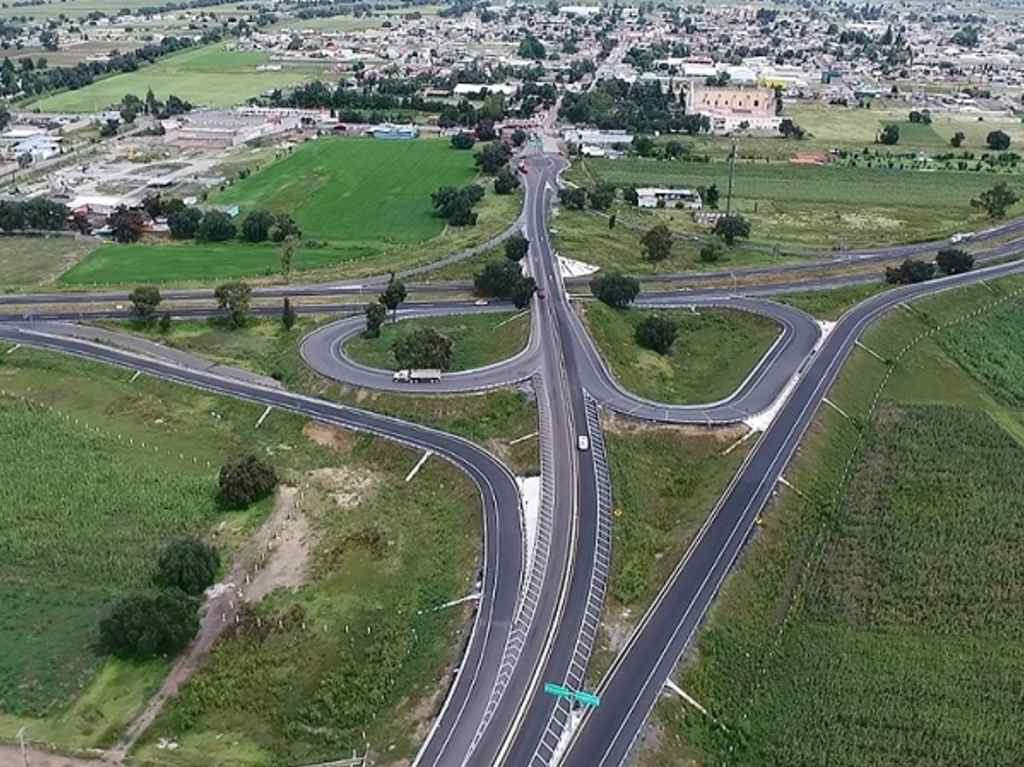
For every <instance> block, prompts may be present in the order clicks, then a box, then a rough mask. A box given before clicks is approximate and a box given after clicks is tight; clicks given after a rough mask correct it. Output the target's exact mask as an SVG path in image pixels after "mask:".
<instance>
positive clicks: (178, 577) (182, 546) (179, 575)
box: [153, 538, 220, 597]
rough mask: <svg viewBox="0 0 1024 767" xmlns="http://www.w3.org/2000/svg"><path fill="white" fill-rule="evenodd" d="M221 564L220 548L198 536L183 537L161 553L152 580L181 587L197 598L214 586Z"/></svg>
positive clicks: (162, 586) (159, 584)
mask: <svg viewBox="0 0 1024 767" xmlns="http://www.w3.org/2000/svg"><path fill="white" fill-rule="evenodd" d="M219 567H220V554H218V553H217V549H215V548H214V547H213V546H210V545H209V544H207V543H203V542H202V541H200V540H198V539H196V538H183V539H181V540H177V541H172V542H171V543H169V544H167V545H166V546H165V547H164V550H163V551H161V552H160V556H159V557H158V558H157V560H156V573H155V574H154V575H153V582H154V583H155V584H156V585H157V586H159V587H160V588H164V589H178V590H180V591H183V592H184V593H186V594H188V595H190V596H194V597H195V596H199V595H200V594H202V593H203V592H204V591H205V590H206V589H207V587H209V586H211V585H213V579H214V578H215V577H216V576H217V569H218V568H219Z"/></svg>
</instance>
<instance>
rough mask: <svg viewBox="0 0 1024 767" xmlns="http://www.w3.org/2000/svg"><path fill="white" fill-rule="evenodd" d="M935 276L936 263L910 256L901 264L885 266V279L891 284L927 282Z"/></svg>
mask: <svg viewBox="0 0 1024 767" xmlns="http://www.w3.org/2000/svg"><path fill="white" fill-rule="evenodd" d="M934 276H935V264H934V263H932V262H931V261H922V260H920V259H917V258H908V259H907V260H905V261H904V262H903V263H902V264H900V265H899V266H887V267H886V268H885V281H886V282H888V283H889V284H890V285H913V284H914V283H917V282H927V281H928V280H930V279H931V278H932V277H934Z"/></svg>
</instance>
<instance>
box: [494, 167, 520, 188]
mask: <svg viewBox="0 0 1024 767" xmlns="http://www.w3.org/2000/svg"><path fill="white" fill-rule="evenodd" d="M518 188H519V176H517V175H516V174H515V173H513V172H512V171H510V170H509V169H508V168H502V169H501V170H499V171H498V176H497V178H495V179H494V193H495V194H512V193H513V192H514V191H516V189H518Z"/></svg>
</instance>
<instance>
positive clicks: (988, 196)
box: [971, 181, 1020, 218]
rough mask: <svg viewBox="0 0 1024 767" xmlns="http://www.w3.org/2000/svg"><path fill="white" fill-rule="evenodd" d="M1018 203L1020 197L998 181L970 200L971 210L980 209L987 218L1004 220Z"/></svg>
mask: <svg viewBox="0 0 1024 767" xmlns="http://www.w3.org/2000/svg"><path fill="white" fill-rule="evenodd" d="M1018 202H1020V195H1018V194H1017V193H1016V192H1015V191H1014V190H1012V189H1010V187H1009V186H1008V185H1007V183H1006V182H1005V181H1000V182H999V183H998V184H996V185H995V186H994V187H992V188H991V189H989V190H988V191H985V192H982V193H981V194H979V195H978V196H977V197H975V198H974V199H972V200H971V207H972V208H981V209H982V210H984V211H985V212H986V213H988V217H989V218H1004V217H1005V216H1006V213H1007V211H1008V210H1009V209H1010V208H1011V207H1012V206H1014V205H1016V204H1017V203H1018Z"/></svg>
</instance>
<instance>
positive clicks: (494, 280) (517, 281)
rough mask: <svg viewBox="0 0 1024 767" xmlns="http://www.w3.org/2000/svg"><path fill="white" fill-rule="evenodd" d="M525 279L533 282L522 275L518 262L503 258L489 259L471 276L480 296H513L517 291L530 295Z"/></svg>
mask: <svg viewBox="0 0 1024 767" xmlns="http://www.w3.org/2000/svg"><path fill="white" fill-rule="evenodd" d="M525 280H529V282H530V283H532V282H533V279H532V278H527V277H523V272H522V270H521V269H520V268H519V264H518V263H516V262H515V261H510V260H508V259H507V258H503V259H501V260H500V261H489V262H488V263H487V264H486V265H485V266H484V268H483V269H482V270H481V271H479V272H477V273H476V275H475V276H474V277H473V286H474V288H475V289H476V292H477V293H479V294H480V295H482V296H491V297H493V298H515V296H516V294H517V292H519V293H522V292H529V293H530V294H531V295H532V292H533V291H530V290H528V288H529V284H527V283H525V282H524V281H525ZM534 287H536V286H535V285H534ZM527 303H529V301H528V300H527Z"/></svg>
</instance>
